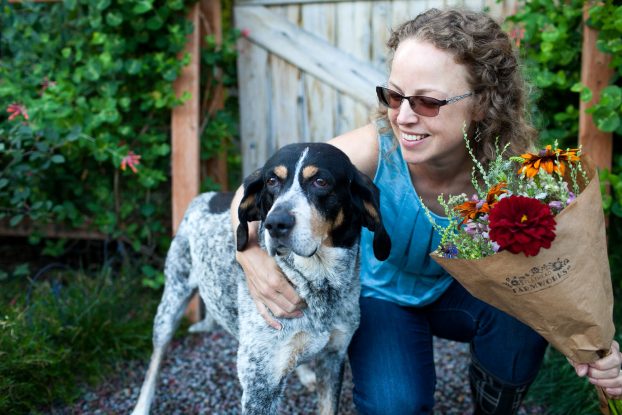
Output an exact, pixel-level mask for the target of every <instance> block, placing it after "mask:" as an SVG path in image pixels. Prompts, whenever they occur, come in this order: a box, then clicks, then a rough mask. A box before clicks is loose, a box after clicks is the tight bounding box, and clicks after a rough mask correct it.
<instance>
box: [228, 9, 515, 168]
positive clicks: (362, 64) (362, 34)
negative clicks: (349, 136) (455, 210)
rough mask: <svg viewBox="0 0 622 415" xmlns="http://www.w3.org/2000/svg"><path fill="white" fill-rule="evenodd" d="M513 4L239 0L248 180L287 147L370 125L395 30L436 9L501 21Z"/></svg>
mask: <svg viewBox="0 0 622 415" xmlns="http://www.w3.org/2000/svg"><path fill="white" fill-rule="evenodd" d="M515 2H516V0H506V1H505V2H503V3H501V4H497V3H496V2H495V0H410V1H409V0H384V1H368V0H358V1H356V0H354V1H353V0H350V1H340V0H337V1H325V0H312V1H305V0H295V1H294V0H290V1H277V0H237V1H236V3H235V4H236V6H235V22H236V26H237V27H238V28H239V29H244V30H245V31H244V33H245V34H246V38H245V39H243V40H242V41H241V42H240V49H241V52H240V58H239V68H240V71H239V72H238V76H239V85H240V97H241V101H240V118H241V140H242V159H243V174H248V173H250V172H251V171H252V170H254V169H256V168H258V167H259V166H260V165H261V164H262V163H263V162H264V161H265V160H266V158H267V157H268V156H269V155H270V154H271V153H272V152H273V151H274V150H275V149H276V148H279V147H281V146H283V145H285V144H287V143H290V142H301V141H326V140H327V139H330V138H332V137H334V136H336V135H338V134H341V133H344V132H346V131H348V130H351V129H353V128H357V127H360V126H362V125H365V124H366V123H368V122H369V119H370V115H371V114H372V111H373V110H374V109H375V108H376V106H377V103H376V97H375V93H374V87H375V86H376V85H378V84H380V83H382V82H384V81H386V77H387V72H388V70H387V68H388V67H387V51H386V41H387V40H388V36H389V33H390V30H391V28H393V27H395V26H397V25H398V24H400V23H402V22H403V21H405V20H406V19H409V18H412V17H414V16H416V15H417V14H419V13H421V12H423V11H425V10H427V9H429V8H431V7H440V8H443V7H447V6H454V5H456V6H461V7H465V8H471V9H475V10H482V9H483V8H484V7H489V8H490V10H491V12H490V14H491V15H493V16H495V17H500V16H502V15H503V14H504V13H507V12H508V9H509V8H511V7H513V5H514V4H515ZM256 48H257V49H261V50H263V51H264V53H265V54H266V56H263V55H261V53H260V52H259V51H256V50H255V49H256ZM253 56H254V58H253ZM244 97H248V99H250V102H249V101H248V100H247V99H246V98H244Z"/></svg>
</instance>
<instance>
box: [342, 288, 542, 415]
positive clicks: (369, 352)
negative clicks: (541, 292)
mask: <svg viewBox="0 0 622 415" xmlns="http://www.w3.org/2000/svg"><path fill="white" fill-rule="evenodd" d="M360 304H361V324H360V326H359V328H358V330H357V331H356V333H355V334H354V337H353V338H352V342H351V344H350V348H349V351H348V352H349V358H350V366H351V368H352V376H353V381H354V403H355V405H356V408H357V410H358V413H360V414H383V415H391V414H395V415H398V414H399V415H406V414H428V413H432V411H433V408H434V388H435V384H436V375H435V371H434V360H433V349H432V336H438V337H442V338H445V339H450V340H456V341H460V342H469V343H470V344H471V355H472V358H473V360H475V361H476V362H478V364H479V366H481V367H482V368H483V369H485V370H486V371H487V372H488V373H489V374H491V375H492V376H494V377H495V378H497V379H498V380H499V381H500V382H503V383H504V384H506V385H509V386H522V385H526V384H529V383H531V382H532V381H533V380H534V378H535V377H536V374H537V373H538V370H539V368H540V364H541V362H542V358H543V356H544V351H545V349H546V346H547V342H546V341H545V340H544V339H543V338H542V337H541V336H540V335H539V334H537V333H536V332H534V331H533V330H532V329H530V328H529V327H527V326H526V325H524V324H523V323H521V322H519V321H518V320H516V319H515V318H513V317H510V316H509V315H507V314H506V313H504V312H502V311H499V310H498V309H496V308H494V307H492V306H490V305H488V304H486V303H484V302H482V301H480V300H478V299H476V298H475V297H473V296H472V295H471V294H469V293H468V292H467V291H466V290H465V289H464V288H462V286H461V285H460V284H458V283H457V282H453V283H452V284H451V285H450V286H449V288H448V289H447V291H446V292H445V293H444V294H443V295H442V296H441V297H440V298H439V299H438V300H437V301H435V302H434V303H432V304H430V305H427V306H424V307H404V306H399V305H397V304H395V303H392V302H389V301H383V300H378V299H375V298H361V299H360ZM464 376H465V378H466V377H467V373H464Z"/></svg>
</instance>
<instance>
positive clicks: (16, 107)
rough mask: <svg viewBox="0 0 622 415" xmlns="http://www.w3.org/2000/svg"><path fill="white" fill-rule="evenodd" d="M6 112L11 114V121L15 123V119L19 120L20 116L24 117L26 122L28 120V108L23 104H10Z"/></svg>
mask: <svg viewBox="0 0 622 415" xmlns="http://www.w3.org/2000/svg"><path fill="white" fill-rule="evenodd" d="M6 112H8V113H9V114H11V115H9V121H13V119H15V118H17V117H18V116H20V115H21V116H22V117H24V119H25V120H28V113H27V112H26V107H25V106H23V105H21V104H17V103H13V104H10V105H9V106H8V107H7V108H6Z"/></svg>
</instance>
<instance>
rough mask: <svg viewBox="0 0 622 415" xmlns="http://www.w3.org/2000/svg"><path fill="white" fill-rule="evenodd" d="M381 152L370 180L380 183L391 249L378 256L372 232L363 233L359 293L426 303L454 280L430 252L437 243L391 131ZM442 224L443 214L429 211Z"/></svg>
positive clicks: (405, 302) (444, 222)
mask: <svg viewBox="0 0 622 415" xmlns="http://www.w3.org/2000/svg"><path fill="white" fill-rule="evenodd" d="M378 144H379V150H380V151H379V157H378V168H377V170H376V175H375V177H374V183H375V184H376V186H378V187H379V188H380V212H381V214H382V220H383V222H384V225H385V227H386V230H387V232H388V233H389V236H390V237H391V246H392V247H391V254H390V255H389V258H387V260H385V261H378V260H377V259H376V258H375V257H374V253H373V245H372V241H373V234H372V233H371V232H369V231H368V230H367V229H363V231H362V233H361V284H362V287H361V295H362V296H363V297H374V298H378V299H382V300H387V301H391V302H394V303H397V304H400V305H406V306H424V305H426V304H429V303H431V302H433V301H434V300H436V299H437V298H438V297H439V296H440V295H441V294H442V293H443V292H444V291H445V290H446V289H447V287H448V286H449V284H450V283H451V282H452V280H453V279H452V277H451V276H450V275H449V274H448V273H447V272H445V271H444V270H443V268H441V267H440V266H439V265H438V264H437V263H436V262H434V260H432V258H430V256H429V253H430V252H432V251H434V250H435V249H436V248H437V247H438V244H439V242H440V239H441V237H440V235H439V234H438V232H436V231H435V230H434V228H433V226H432V224H431V223H430V220H429V219H428V217H427V216H426V213H425V211H424V208H423V207H422V205H421V200H420V199H419V195H417V192H416V191H415V188H414V186H413V185H412V182H411V180H410V174H409V171H408V167H407V165H406V162H405V161H404V159H403V157H402V152H401V149H400V148H399V146H397V148H395V145H394V141H393V132H392V131H389V132H387V133H382V134H380V133H379V135H378ZM430 214H431V216H432V218H434V221H435V222H436V223H437V224H439V225H441V226H443V227H445V226H447V225H448V224H449V221H448V220H447V218H445V217H442V216H439V215H436V214H435V213H433V212H430Z"/></svg>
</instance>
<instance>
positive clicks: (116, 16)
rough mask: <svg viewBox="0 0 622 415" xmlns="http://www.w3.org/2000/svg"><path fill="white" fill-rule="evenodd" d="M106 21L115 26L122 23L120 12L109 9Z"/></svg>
mask: <svg viewBox="0 0 622 415" xmlns="http://www.w3.org/2000/svg"><path fill="white" fill-rule="evenodd" d="M106 23H108V25H109V26H112V27H117V26H119V25H120V24H121V23H123V15H122V14H121V13H120V12H115V11H111V12H110V13H108V14H107V15H106Z"/></svg>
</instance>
